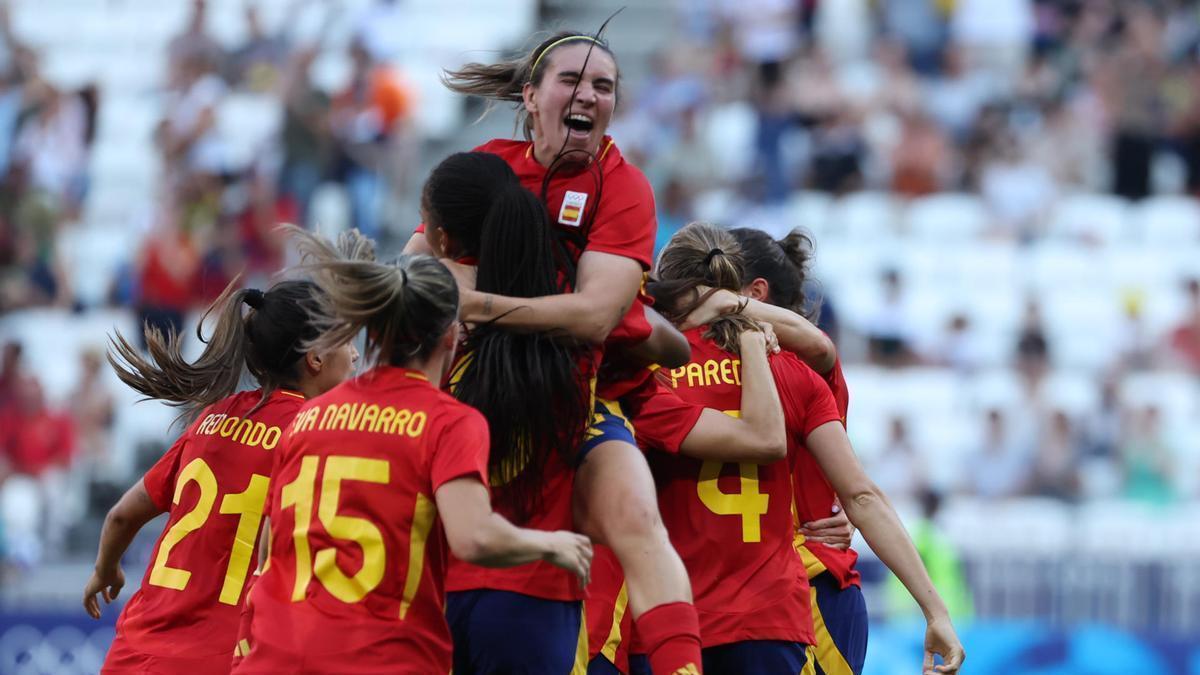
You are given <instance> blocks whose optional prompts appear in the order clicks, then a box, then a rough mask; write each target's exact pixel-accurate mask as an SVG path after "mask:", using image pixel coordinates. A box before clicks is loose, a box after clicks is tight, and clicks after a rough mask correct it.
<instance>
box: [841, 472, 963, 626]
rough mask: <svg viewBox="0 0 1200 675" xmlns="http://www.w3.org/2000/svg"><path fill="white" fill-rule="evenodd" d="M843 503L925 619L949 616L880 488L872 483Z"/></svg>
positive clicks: (868, 542)
mask: <svg viewBox="0 0 1200 675" xmlns="http://www.w3.org/2000/svg"><path fill="white" fill-rule="evenodd" d="M839 496H841V495H839ZM842 504H843V506H844V508H845V509H846V515H847V516H848V517H849V518H850V522H852V523H853V524H854V526H855V527H857V528H858V530H859V531H860V532H862V535H863V538H864V539H866V540H867V544H869V545H870V546H871V550H872V551H874V552H875V555H877V556H879V559H880V560H881V561H883V564H885V565H887V566H888V569H890V570H891V571H892V573H893V574H895V575H896V578H898V579H899V580H900V582H901V583H903V584H904V587H905V588H907V589H908V592H909V594H911V595H912V597H913V599H914V600H916V601H917V604H918V605H919V606H920V607H921V611H922V612H923V613H924V614H925V618H926V620H931V619H934V618H938V617H944V616H947V615H948V612H947V610H946V604H945V603H944V602H943V601H942V597H941V596H940V595H938V592H937V589H936V588H934V586H933V582H932V581H931V580H930V579H929V573H928V572H927V571H926V570H925V565H924V563H922V562H921V556H920V554H918V553H917V549H916V547H915V546H914V545H913V543H912V539H910V538H909V536H908V532H906V531H905V529H904V525H903V524H902V523H901V522H900V518H899V516H897V515H896V511H895V510H894V509H893V508H892V506H891V504H889V503H888V501H887V498H886V497H884V495H883V493H882V492H881V491H880V490H879V488H878V487H876V486H875V485H874V484H873V483H872V484H871V485H870V486H869V487H868V488H866V489H864V490H862V491H860V492H858V493H857V494H855V495H854V496H852V497H851V498H849V499H846V498H845V497H842Z"/></svg>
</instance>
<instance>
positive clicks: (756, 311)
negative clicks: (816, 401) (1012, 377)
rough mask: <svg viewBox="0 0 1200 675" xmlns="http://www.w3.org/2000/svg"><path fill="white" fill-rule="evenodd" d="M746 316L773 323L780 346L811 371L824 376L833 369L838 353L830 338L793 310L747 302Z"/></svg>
mask: <svg viewBox="0 0 1200 675" xmlns="http://www.w3.org/2000/svg"><path fill="white" fill-rule="evenodd" d="M746 300H747V302H746V307H745V309H743V310H742V312H743V313H744V314H746V315H747V316H749V317H750V318H752V319H756V320H758V321H762V322H765V323H769V324H771V326H772V327H773V328H774V329H775V336H776V337H777V338H779V346H781V347H783V348H784V349H786V350H788V351H789V352H792V353H793V354H795V355H796V356H798V357H800V360H801V361H804V363H806V364H808V367H809V368H812V369H813V370H815V371H817V373H818V374H820V375H824V374H825V373H828V372H829V371H830V369H831V368H833V363H834V361H835V360H836V359H837V350H836V349H835V348H834V345H833V341H832V340H830V339H829V336H828V335H826V334H825V333H823V332H821V329H820V328H817V327H816V326H814V325H813V324H812V322H810V321H809V320H808V319H805V318H804V317H802V316H800V315H799V314H797V313H795V312H793V311H792V310H790V309H785V308H783V307H776V306H775V305H770V304H767V303H765V302H759V301H758V300H751V299H749V298H747V299H746Z"/></svg>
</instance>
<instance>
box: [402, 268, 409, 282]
mask: <svg viewBox="0 0 1200 675" xmlns="http://www.w3.org/2000/svg"><path fill="white" fill-rule="evenodd" d="M400 285H402V286H407V285H408V272H405V271H404V268H403V267H401V268H400Z"/></svg>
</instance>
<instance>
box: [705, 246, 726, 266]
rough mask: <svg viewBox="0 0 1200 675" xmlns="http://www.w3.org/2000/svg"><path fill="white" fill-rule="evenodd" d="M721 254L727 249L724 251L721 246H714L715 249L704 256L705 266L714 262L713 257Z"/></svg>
mask: <svg viewBox="0 0 1200 675" xmlns="http://www.w3.org/2000/svg"><path fill="white" fill-rule="evenodd" d="M719 255H725V251H722V250H721V249H719V248H714V249H713V250H711V251H709V252H708V255H706V256H704V265H705V267H707V266H708V265H709V264H710V263H711V262H712V260H713V258H715V257H717V256H719Z"/></svg>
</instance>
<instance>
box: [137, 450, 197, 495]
mask: <svg viewBox="0 0 1200 675" xmlns="http://www.w3.org/2000/svg"><path fill="white" fill-rule="evenodd" d="M191 438H192V435H191V434H190V433H186V434H184V435H182V436H180V437H179V440H177V441H175V444H174V445H172V446H171V449H170V450H167V452H166V454H164V455H163V456H162V457H161V458H159V460H158V461H157V462H155V463H154V466H152V467H150V470H149V471H147V472H146V475H145V476H142V484H143V485H145V487H146V493H147V494H149V495H150V501H152V502H154V505H155V506H157V507H158V508H159V509H160V510H162V511H170V510H171V503H172V502H173V501H174V499H175V476H176V475H178V473H179V460H180V458H181V457H182V456H183V449H184V448H185V447H187V444H188V442H189V441H190V440H191Z"/></svg>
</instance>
